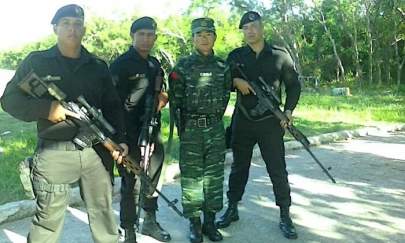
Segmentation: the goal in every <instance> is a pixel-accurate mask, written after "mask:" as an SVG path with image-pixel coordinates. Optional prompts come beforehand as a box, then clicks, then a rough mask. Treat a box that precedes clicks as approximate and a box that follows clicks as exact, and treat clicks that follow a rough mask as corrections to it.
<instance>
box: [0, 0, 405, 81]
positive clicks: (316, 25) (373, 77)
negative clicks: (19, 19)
mask: <svg viewBox="0 0 405 243" xmlns="http://www.w3.org/2000/svg"><path fill="white" fill-rule="evenodd" d="M247 10H255V11H258V12H259V13H261V14H262V16H263V21H264V23H265V29H266V37H267V39H268V40H269V41H270V42H271V43H275V44H279V45H283V46H285V47H286V48H287V49H288V50H289V52H290V53H291V56H292V57H293V59H294V61H295V62H296V64H297V68H298V70H299V72H300V74H301V75H303V76H316V77H317V78H319V79H321V80H323V81H334V82H354V83H356V84H359V85H363V84H370V85H382V84H397V85H399V84H401V81H402V80H401V77H402V78H403V77H405V74H404V68H403V66H404V63H405V24H404V23H405V3H404V2H403V1H401V0H389V1H385V0H313V1H303V0H273V1H271V4H268V3H267V2H266V1H263V0H243V1H242V0H228V1H219V0H209V1H202V0H194V1H192V3H191V4H190V6H189V8H188V9H187V10H186V11H185V12H184V14H183V15H181V16H171V17H169V18H167V19H157V22H158V40H157V43H156V47H155V49H154V55H156V56H157V57H158V58H159V59H160V60H161V61H162V63H163V65H164V67H165V68H166V69H170V68H171V67H172V65H173V64H174V63H175V62H176V60H178V58H179V57H180V56H183V55H187V54H189V53H190V52H192V51H193V48H192V44H191V33H190V23H191V20H192V19H193V18H195V17H203V16H208V17H211V18H213V19H214V20H215V22H216V29H217V41H216V45H215V52H216V54H218V55H219V56H221V57H222V58H226V56H227V54H228V53H229V51H231V50H232V49H234V48H236V47H238V46H240V45H242V44H243V41H242V35H241V34H240V32H239V30H238V24H239V19H240V17H241V14H243V12H245V11H247ZM136 17H138V16H132V17H131V18H127V19H123V20H120V21H112V20H106V19H103V18H101V17H96V18H93V19H91V20H89V21H88V24H87V33H86V36H85V39H84V45H85V46H86V47H87V48H88V49H89V50H90V51H91V52H93V53H95V54H96V55H98V56H100V57H101V58H103V59H105V60H106V61H107V62H111V61H112V60H113V59H114V58H115V57H117V56H118V55H119V54H121V53H123V52H124V51H125V50H126V49H127V48H128V46H129V45H130V44H131V39H130V36H129V27H130V24H131V22H132V20H133V19H135V18H136ZM54 43H55V37H54V36H50V37H47V38H44V39H43V40H41V41H39V42H35V43H32V44H29V45H26V46H24V47H22V48H20V49H14V50H8V51H4V52H2V53H0V67H1V68H7V69H15V68H16V67H17V66H18V64H19V63H20V62H21V60H22V59H23V58H24V57H25V56H27V54H28V53H29V52H31V51H34V50H41V49H46V48H49V47H50V46H52V45H53V44H54ZM339 75H344V76H343V77H342V76H339Z"/></svg>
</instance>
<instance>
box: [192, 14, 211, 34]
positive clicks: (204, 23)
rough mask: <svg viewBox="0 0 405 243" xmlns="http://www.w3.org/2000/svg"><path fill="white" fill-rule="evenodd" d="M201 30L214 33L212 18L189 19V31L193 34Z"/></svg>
mask: <svg viewBox="0 0 405 243" xmlns="http://www.w3.org/2000/svg"><path fill="white" fill-rule="evenodd" d="M203 30H205V31H210V32H214V33H215V25H214V20H213V19H211V18H198V19H194V20H193V21H191V33H192V34H193V35H194V34H195V33H198V32H201V31H203Z"/></svg>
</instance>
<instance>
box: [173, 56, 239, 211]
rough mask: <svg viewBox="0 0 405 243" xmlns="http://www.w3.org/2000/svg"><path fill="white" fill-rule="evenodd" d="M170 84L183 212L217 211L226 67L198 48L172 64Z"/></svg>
mask: <svg viewBox="0 0 405 243" xmlns="http://www.w3.org/2000/svg"><path fill="white" fill-rule="evenodd" d="M169 87H170V90H169V97H170V106H172V108H173V109H174V110H175V111H176V114H178V115H177V117H176V126H177V128H178V134H179V137H180V171H181V186H182V205H183V213H184V214H185V216H186V217H188V218H191V217H198V216H200V214H201V211H205V212H218V211H219V210H221V209H222V206H223V180H224V161H225V130H224V125H223V121H222V118H223V115H224V113H225V109H226V106H227V104H228V101H229V94H230V89H231V79H230V75H229V72H228V68H227V66H226V65H225V63H224V62H223V61H222V60H221V59H219V58H218V57H216V56H214V55H211V56H207V57H204V56H202V55H200V54H199V53H197V52H196V53H194V54H192V55H190V56H188V57H186V58H183V59H181V60H180V61H179V62H178V64H177V65H176V66H175V67H174V69H173V71H172V73H171V74H170V76H169Z"/></svg>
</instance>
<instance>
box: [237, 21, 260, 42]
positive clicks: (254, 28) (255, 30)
mask: <svg viewBox="0 0 405 243" xmlns="http://www.w3.org/2000/svg"><path fill="white" fill-rule="evenodd" d="M242 32H243V37H244V39H245V41H246V43H248V44H256V43H258V42H260V41H262V40H263V24H262V22H261V21H259V20H256V21H252V22H249V23H247V24H244V25H243V26H242Z"/></svg>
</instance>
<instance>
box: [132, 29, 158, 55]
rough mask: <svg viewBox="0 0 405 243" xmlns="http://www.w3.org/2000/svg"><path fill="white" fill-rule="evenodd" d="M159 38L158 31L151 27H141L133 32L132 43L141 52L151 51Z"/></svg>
mask: <svg viewBox="0 0 405 243" xmlns="http://www.w3.org/2000/svg"><path fill="white" fill-rule="evenodd" d="M156 39H157V35H156V31H155V30H151V29H140V30H137V31H136V32H135V33H133V34H132V45H133V46H134V48H135V49H137V50H138V51H141V52H147V53H149V52H150V50H152V48H153V45H155V41H156Z"/></svg>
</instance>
